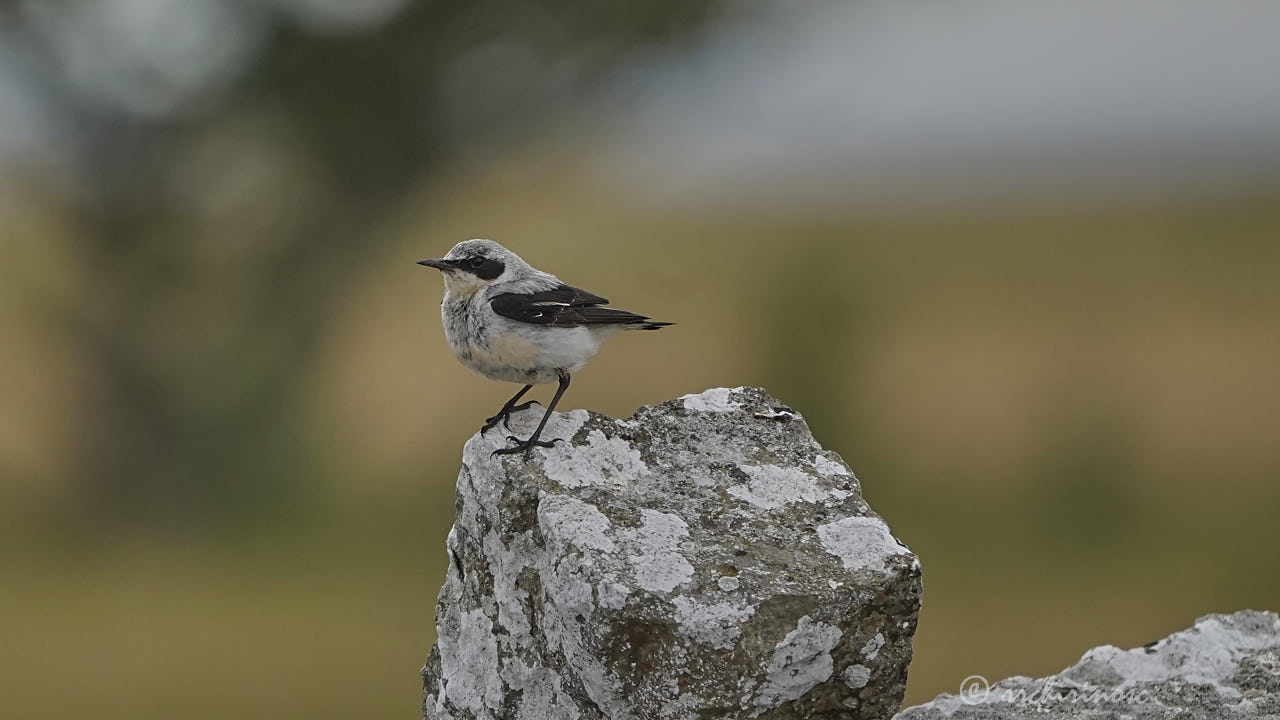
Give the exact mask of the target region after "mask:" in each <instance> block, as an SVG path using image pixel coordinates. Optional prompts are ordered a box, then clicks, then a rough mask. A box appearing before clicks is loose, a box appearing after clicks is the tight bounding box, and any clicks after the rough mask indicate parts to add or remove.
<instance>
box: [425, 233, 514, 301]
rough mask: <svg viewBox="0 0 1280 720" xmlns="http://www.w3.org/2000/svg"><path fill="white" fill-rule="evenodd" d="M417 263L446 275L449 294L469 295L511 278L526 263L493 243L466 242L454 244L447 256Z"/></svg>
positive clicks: (480, 241)
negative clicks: (515, 270) (513, 271)
mask: <svg viewBox="0 0 1280 720" xmlns="http://www.w3.org/2000/svg"><path fill="white" fill-rule="evenodd" d="M418 264H419V265H426V266H427V267H433V268H435V269H437V270H439V271H440V272H441V273H443V274H444V285H445V288H446V289H447V290H449V291H450V292H453V293H455V294H459V295H470V294H472V293H474V292H476V291H477V290H479V289H481V288H483V287H487V286H489V285H492V284H494V283H498V282H502V281H503V280H504V279H510V276H511V274H512V270H514V269H516V268H518V267H519V266H521V265H523V264H524V262H523V261H522V260H520V258H519V257H518V256H516V254H515V253H513V252H511V251H510V250H508V249H506V248H504V247H502V246H501V245H499V244H498V243H496V242H494V241H492V240H466V241H464V242H460V243H458V244H457V245H454V246H453V249H452V250H450V251H449V253H448V254H447V255H445V256H444V257H442V258H430V259H427V260H419V261H418Z"/></svg>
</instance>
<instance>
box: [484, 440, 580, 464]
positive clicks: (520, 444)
mask: <svg viewBox="0 0 1280 720" xmlns="http://www.w3.org/2000/svg"><path fill="white" fill-rule="evenodd" d="M507 439H508V440H510V441H511V442H513V443H515V445H512V446H511V447H508V448H498V449H497V450H494V451H493V452H492V453H490V454H489V457H493V456H494V455H515V454H516V453H519V452H522V453H524V459H525V460H528V459H529V454H530V453H532V452H533V449H534V448H536V447H543V448H549V447H555V445H556V443H558V442H564V438H556V439H555V440H536V439H534V438H529V439H528V440H521V439H520V438H518V437H516V436H514V435H508V436H507Z"/></svg>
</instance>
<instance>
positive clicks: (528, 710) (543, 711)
mask: <svg viewBox="0 0 1280 720" xmlns="http://www.w3.org/2000/svg"><path fill="white" fill-rule="evenodd" d="M502 681H503V682H504V683H506V685H507V687H509V688H510V689H512V690H519V691H520V709H519V714H518V715H517V717H520V718H564V720H578V718H580V717H582V713H580V712H578V708H577V707H576V706H575V704H574V702H573V699H572V698H570V697H569V696H568V694H566V693H565V691H564V684H563V681H562V680H561V679H560V675H559V674H558V673H556V672H554V671H552V670H549V669H547V668H545V667H542V666H532V665H526V664H525V663H523V662H522V661H520V660H519V659H514V658H513V659H511V660H508V661H507V663H506V664H505V665H503V668H502Z"/></svg>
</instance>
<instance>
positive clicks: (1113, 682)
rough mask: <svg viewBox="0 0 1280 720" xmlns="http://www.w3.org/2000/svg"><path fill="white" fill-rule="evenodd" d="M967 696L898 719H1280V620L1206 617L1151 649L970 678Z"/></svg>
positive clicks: (1244, 614) (1101, 650) (1106, 652)
mask: <svg viewBox="0 0 1280 720" xmlns="http://www.w3.org/2000/svg"><path fill="white" fill-rule="evenodd" d="M963 690H964V691H963V692H962V693H961V694H960V695H939V696H938V697H937V698H935V699H934V700H932V701H931V702H928V703H926V704H924V705H918V706H916V707H913V708H909V709H907V710H904V711H903V712H902V713H900V714H899V715H898V720H938V719H940V718H950V719H952V720H968V719H969V718H974V719H977V718H981V719H982V720H1004V719H1007V720H1021V719H1022V718H1036V719H1037V720H1056V719H1058V718H1064V719H1065V718H1073V719H1078V718H1083V719H1084V720H1093V719H1096V720H1102V719H1103V718H1107V719H1108V720H1110V719H1111V718H1128V719H1130V720H1201V719H1204V720H1208V719H1209V718H1213V719H1215V720H1217V719H1219V718H1232V719H1234V718H1280V617H1277V616H1276V614H1275V613H1273V612H1256V611H1253V610H1241V611H1240V612H1237V613H1234V614H1232V615H1205V616H1204V617H1202V618H1200V619H1199V620H1196V623H1195V625H1193V626H1192V627H1191V628H1190V629H1188V630H1183V631H1182V632H1178V633H1174V634H1173V635H1170V636H1169V637H1167V638H1164V639H1163V640H1159V641H1157V642H1154V643H1151V644H1149V645H1146V646H1144V647H1140V648H1134V649H1132V650H1121V649H1119V648H1116V647H1113V646H1111V645H1103V646H1100V647H1096V648H1094V649H1092V650H1090V651H1089V652H1087V653H1085V654H1084V657H1082V658H1081V659H1080V662H1078V663H1076V664H1075V665H1072V666H1071V667H1069V668H1067V669H1066V670H1063V671H1062V672H1060V673H1058V674H1057V675H1053V676H1051V677H1047V678H1026V677H1012V678H1008V679H1007V680H1001V681H1000V682H998V683H996V684H995V685H992V686H990V687H986V685H985V682H980V681H978V680H976V679H974V678H968V679H966V682H965V684H964V686H963Z"/></svg>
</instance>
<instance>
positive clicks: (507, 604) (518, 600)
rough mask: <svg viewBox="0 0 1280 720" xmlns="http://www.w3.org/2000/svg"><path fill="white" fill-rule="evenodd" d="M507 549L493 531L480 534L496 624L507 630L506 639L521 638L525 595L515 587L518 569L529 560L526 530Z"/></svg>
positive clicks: (526, 624)
mask: <svg viewBox="0 0 1280 720" xmlns="http://www.w3.org/2000/svg"><path fill="white" fill-rule="evenodd" d="M512 546H513V547H511V548H508V547H507V546H506V545H505V544H503V542H502V539H501V538H500V537H499V536H498V532H497V531H496V530H490V531H489V533H488V534H487V535H485V536H484V542H483V547H484V555H485V558H486V560H487V563H488V566H489V568H490V570H491V572H492V573H493V599H494V602H495V603H496V604H497V606H498V624H499V625H500V626H502V628H503V629H505V630H506V631H507V635H506V636H505V637H507V638H520V637H524V636H525V633H527V632H529V620H528V618H527V617H525V608H526V604H525V601H526V600H527V599H528V597H529V595H528V593H526V592H525V591H523V590H521V589H520V588H518V587H516V578H517V577H519V575H520V571H522V570H524V568H525V567H526V566H527V565H528V563H529V562H531V561H532V558H533V557H534V553H536V552H537V550H536V548H534V547H533V542H532V541H531V540H530V539H529V536H528V533H525V534H522V535H520V536H519V537H518V538H516V540H515V541H514V542H513V543H512Z"/></svg>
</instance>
